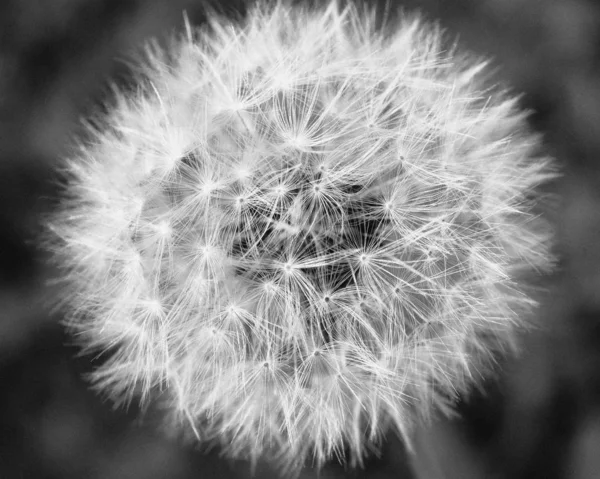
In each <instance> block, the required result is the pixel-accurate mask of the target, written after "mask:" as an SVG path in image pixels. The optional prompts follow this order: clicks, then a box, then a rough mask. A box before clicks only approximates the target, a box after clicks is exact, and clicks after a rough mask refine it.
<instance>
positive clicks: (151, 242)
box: [49, 2, 555, 471]
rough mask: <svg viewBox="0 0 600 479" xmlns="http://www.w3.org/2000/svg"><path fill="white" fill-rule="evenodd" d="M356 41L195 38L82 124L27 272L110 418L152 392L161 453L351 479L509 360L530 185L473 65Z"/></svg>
mask: <svg viewBox="0 0 600 479" xmlns="http://www.w3.org/2000/svg"><path fill="white" fill-rule="evenodd" d="M375 16H376V11H375V10H374V9H366V10H365V11H364V12H359V10H358V9H357V8H356V7H353V6H347V7H345V8H339V7H338V6H337V3H336V2H331V3H329V4H328V5H326V6H325V7H324V8H322V9H318V10H311V9H308V8H303V7H298V6H291V4H289V3H287V2H276V3H274V4H269V6H266V7H265V6H256V7H254V8H252V9H251V10H250V12H249V13H248V16H247V19H246V20H245V21H244V22H242V23H237V24H230V23H228V22H227V21H226V20H224V19H220V18H218V17H215V18H213V19H211V20H210V21H209V24H208V26H205V27H203V28H201V29H198V30H197V31H192V30H191V28H188V30H187V33H186V34H185V35H183V36H182V37H178V38H176V39H174V40H173V41H172V44H171V45H170V46H169V47H168V48H164V49H163V47H159V46H157V45H156V44H153V45H152V46H150V47H149V48H148V49H147V51H146V56H145V60H144V62H143V64H142V68H141V69H140V74H139V76H138V88H137V90H135V91H127V92H124V91H123V92H121V93H117V97H116V100H115V102H114V104H113V105H112V107H111V109H110V112H109V113H108V114H106V115H104V116H103V117H102V118H100V119H95V120H94V122H90V124H89V132H90V137H91V138H92V140H91V141H85V142H81V145H80V146H79V147H78V149H77V152H76V154H74V155H73V156H72V157H71V158H70V159H69V160H68V161H67V162H66V172H67V174H68V176H69V180H68V183H67V185H68V187H67V197H66V198H65V201H64V203H63V204H62V205H61V206H60V208H59V209H58V211H57V212H56V214H55V215H54V216H53V218H52V220H51V221H50V228H49V229H50V230H51V237H50V239H49V247H50V248H51V249H52V250H53V251H54V252H55V257H56V260H57V261H58V262H59V264H60V265H62V267H63V276H62V279H63V280H64V282H65V284H66V285H68V288H66V290H65V291H66V296H65V303H66V305H67V309H66V310H67V311H68V317H67V318H68V319H67V324H68V325H69V327H70V328H71V330H72V331H73V332H74V334H76V335H77V336H78V337H79V338H80V339H81V344H82V345H83V346H84V347H85V348H86V349H87V350H90V351H101V352H107V354H108V353H110V354H109V356H108V359H107V360H106V361H104V362H103V364H102V365H101V366H100V367H99V368H98V369H97V370H96V371H95V373H94V376H93V379H94V381H95V384H96V386H97V387H98V388H99V389H101V390H102V391H104V392H105V393H106V394H108V395H109V396H110V397H112V398H113V399H114V401H115V402H116V403H118V404H121V403H124V404H128V403H129V402H130V401H131V400H132V399H133V398H137V399H138V400H139V401H141V402H142V403H144V402H146V401H148V400H150V399H151V398H152V397H155V394H154V392H155V391H161V395H160V396H161V398H163V400H164V401H165V407H166V408H167V409H168V411H170V414H169V415H168V417H169V424H171V425H172V426H174V427H175V428H176V429H180V430H184V431H185V430H187V431H190V432H193V434H194V435H195V436H196V437H197V439H198V440H199V441H201V442H202V443H206V444H213V443H216V444H219V445H220V446H221V447H222V449H223V450H224V452H225V453H226V454H228V455H229V456H231V457H235V458H247V459H250V460H252V461H253V462H255V461H257V460H258V459H261V458H265V459H269V460H271V461H273V462H275V463H276V464H278V465H279V466H280V467H281V468H282V469H285V470H288V471H298V470H299V468H300V467H301V466H302V465H303V464H305V463H306V461H307V460H312V461H313V462H314V463H316V464H317V465H322V464H323V463H324V462H325V461H327V460H329V459H330V458H332V457H338V458H340V459H341V460H349V461H350V462H352V463H361V461H362V460H363V458H364V456H365V455H366V454H367V452H368V451H369V450H372V449H373V448H374V447H376V445H377V443H378V441H379V440H380V439H381V437H382V435H383V434H385V433H386V431H388V430H393V431H396V432H398V433H399V434H401V435H402V436H403V437H405V439H406V440H407V441H409V440H410V439H409V438H410V430H411V428H412V427H413V425H414V424H415V423H417V422H418V421H421V420H423V419H425V418H427V417H429V416H430V414H431V413H432V412H433V411H437V410H442V411H449V410H451V406H452V403H453V401H454V400H455V399H456V397H457V396H458V395H459V394H461V393H464V392H467V391H468V390H469V388H470V387H471V386H472V385H473V384H474V383H475V382H476V381H477V380H478V379H479V378H480V377H481V375H482V374H483V373H484V371H485V370H486V369H487V366H488V365H489V364H490V363H491V362H492V361H493V358H494V357H495V355H496V354H497V353H499V352H502V351H503V350H504V349H506V348H507V347H509V346H511V345H512V344H514V342H515V333H516V331H517V330H518V328H519V327H520V325H521V324H522V322H523V318H524V317H525V315H526V313H527V312H528V311H529V310H530V309H531V307H532V306H534V301H533V300H532V299H531V298H530V297H528V295H527V294H525V292H524V284H523V281H522V277H523V274H524V273H525V272H527V271H529V270H531V271H544V270H548V269H549V268H550V266H551V256H550V254H549V239H550V234H549V232H548V229H547V228H546V225H545V223H544V222H543V221H542V220H541V219H540V218H539V217H538V216H536V215H535V214H534V212H533V207H534V206H535V204H536V201H537V199H538V198H539V195H537V194H536V193H535V189H536V187H537V186H538V185H540V184H542V183H544V182H546V181H547V180H549V179H551V178H553V177H554V176H555V171H554V169H553V167H552V163H551V161H550V160H549V159H548V158H546V157H545V156H544V155H543V154H541V153H540V145H539V143H540V142H539V139H538V137H537V136H535V135H534V134H532V133H531V132H530V130H529V129H528V128H527V124H526V116H527V115H526V113H524V112H523V111H521V110H520V109H519V107H518V102H517V100H516V99H515V98H513V97H512V96H510V94H508V93H506V92H504V91H501V90H500V89H499V88H490V87H489V86H486V85H487V82H486V80H485V78H483V77H482V75H483V72H485V64H484V63H482V62H480V61H479V60H475V59H472V58H470V57H468V56H466V55H461V54H459V53H457V52H456V51H454V50H453V49H451V50H444V49H443V41H442V36H441V34H440V32H439V29H437V28H436V27H434V26H432V25H430V24H427V23H425V22H423V21H422V20H421V19H420V18H418V17H416V16H415V17H410V18H408V17H403V18H400V19H398V20H397V21H394V22H393V23H392V24H389V25H386V26H385V27H384V28H382V29H377V28H375ZM92 125H93V126H92ZM165 398H166V399H165Z"/></svg>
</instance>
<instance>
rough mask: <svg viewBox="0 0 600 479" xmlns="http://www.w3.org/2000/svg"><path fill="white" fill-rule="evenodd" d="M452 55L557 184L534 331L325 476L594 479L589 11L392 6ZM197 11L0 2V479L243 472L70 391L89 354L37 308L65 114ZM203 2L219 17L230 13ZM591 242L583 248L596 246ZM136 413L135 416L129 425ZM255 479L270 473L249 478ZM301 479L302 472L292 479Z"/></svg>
mask: <svg viewBox="0 0 600 479" xmlns="http://www.w3.org/2000/svg"><path fill="white" fill-rule="evenodd" d="M393 4H394V8H396V7H398V6H404V8H406V9H407V10H413V9H418V10H420V11H421V12H422V13H423V14H424V15H425V16H426V17H427V18H429V19H432V20H437V21H439V22H440V24H441V25H442V26H443V27H445V28H446V29H447V31H448V33H449V35H451V36H457V37H458V39H459V42H460V44H461V45H462V47H463V48H467V49H470V50H472V51H474V52H476V53H479V54H482V55H485V56H488V57H491V58H492V59H493V65H494V66H495V68H496V71H497V76H498V79H499V80H501V81H504V82H506V83H508V84H510V85H511V86H512V87H513V89H514V91H517V92H523V96H522V104H523V106H524V107H525V108H528V109H531V110H532V116H531V123H532V125H533V127H534V128H535V129H536V130H538V131H539V132H541V133H542V134H543V135H544V139H545V140H544V141H545V145H546V148H547V149H548V151H549V152H550V154H552V155H553V156H555V157H556V158H557V161H558V162H559V163H560V165H561V166H562V168H563V171H564V176H563V177H562V178H561V179H560V180H559V181H557V182H556V183H555V184H553V185H549V186H548V187H547V190H548V191H549V192H552V193H555V194H557V197H558V198H559V199H560V201H559V202H558V204H557V205H556V208H555V210H554V211H553V212H550V213H549V215H550V218H551V220H552V221H553V222H554V223H555V224H556V225H557V229H558V240H557V246H556V250H557V253H558V254H559V255H560V257H561V260H560V264H559V266H560V269H559V270H558V271H557V272H556V273H555V274H553V275H552V276H551V277H548V278H542V279H541V280H540V281H541V282H543V284H544V285H545V286H546V287H547V288H548V294H546V295H544V296H542V297H541V299H542V306H541V308H540V310H539V312H538V318H536V321H537V323H538V324H539V325H540V327H538V328H535V329H534V330H532V331H531V332H530V333H528V334H527V335H526V336H524V337H523V342H522V343H523V345H522V352H521V354H520V355H519V356H518V357H517V358H513V359H507V360H505V361H503V363H502V364H500V365H499V366H500V367H499V371H500V374H499V377H498V378H497V379H494V380H489V381H487V382H486V383H485V384H484V385H483V386H482V388H481V389H480V390H478V391H475V392H474V393H473V394H472V395H471V396H470V397H468V398H464V399H463V400H462V401H461V402H460V404H459V405H458V412H459V415H458V416H457V417H456V418H454V419H452V420H440V421H437V422H435V423H433V424H431V425H430V426H428V427H424V428H422V429H421V430H419V431H417V433H416V438H415V449H416V452H417V454H416V455H414V456H409V455H407V454H405V451H404V448H403V446H402V445H401V444H400V443H399V442H398V441H397V440H395V439H394V438H392V437H390V438H389V440H388V441H387V442H386V443H385V444H384V446H383V451H382V454H381V457H379V458H377V457H373V458H372V459H370V460H369V461H368V462H367V463H366V465H365V469H364V470H354V471H353V470H344V468H342V467H341V466H337V465H333V464H332V465H330V466H328V467H326V468H325V470H324V471H323V472H322V473H321V477H322V478H324V479H327V478H343V477H350V478H363V477H364V478H379V479H383V478H404V477H406V478H412V477H416V478H419V479H430V478H431V479H438V478H449V479H454V478H457V479H458V478H461V479H463V478H464V479H467V478H469V479H470V478H473V479H475V478H493V479H504V478H511V479H512V478H515V479H519V478H544V479H553V478H557V479H558V478H569V479H571V478H572V479H590V478H599V477H600V247H598V246H597V245H596V243H597V242H598V240H600V5H599V4H598V3H597V2H595V1H593V0H453V1H444V0H420V1H418V0H407V1H404V2H401V1H397V2H393ZM205 5H206V3H205V2H203V1H202V0H54V1H52V2H48V1H42V0H3V1H2V2H0V478H1V479H29V478H35V479H37V478H47V479H50V478H57V479H63V478H64V479H70V478H73V479H75V478H76V479H80V478H90V479H121V478H124V479H125V478H144V479H159V478H169V479H185V478H221V477H223V478H225V477H231V478H245V477H249V476H250V475H249V472H248V471H249V469H248V465H247V464H243V463H240V464H234V463H230V462H227V461H225V460H223V459H220V458H219V454H218V451H208V452H207V451H200V450H198V449H196V448H194V447H192V446H183V445H181V444H179V443H177V442H176V441H173V440H170V439H168V438H166V437H164V436H162V435H161V434H160V433H159V432H158V429H157V427H156V423H157V422H158V418H157V417H155V415H154V414H152V413H149V414H147V415H145V416H141V415H140V414H139V413H140V411H138V410H136V408H135V407H134V406H132V407H131V408H130V409H129V410H127V411H125V410H113V409H112V408H111V405H110V404H109V403H107V402H105V401H103V400H102V398H101V397H99V396H98V395H96V394H94V393H93V392H91V391H89V390H88V387H87V384H86V382H85V379H84V377H85V374H86V373H87V372H89V371H91V369H92V366H93V365H92V361H91V358H89V357H80V356H77V351H78V350H77V348H76V347H75V346H73V345H72V344H71V340H70V339H69V338H68V337H67V336H66V335H65V334H64V333H63V331H62V328H61V326H60V324H59V321H60V317H58V315H57V314H52V313H51V312H50V311H48V310H46V308H45V307H44V303H43V298H44V297H47V296H48V295H52V294H60V293H59V292H58V291H54V290H53V288H52V287H50V286H48V285H47V284H46V280H47V278H49V277H50V276H51V275H52V271H51V270H50V268H49V266H48V263H47V258H45V257H44V255H43V254H42V253H40V252H39V251H38V250H37V249H36V237H37V235H39V231H40V228H39V224H40V221H41V218H42V217H43V215H44V214H45V213H47V212H48V211H51V210H52V205H53V204H54V203H55V202H56V199H57V198H58V190H57V188H56V187H55V186H53V180H54V179H55V178H56V176H57V172H56V166H57V164H58V161H59V159H60V158H61V157H62V156H63V155H65V153H66V151H67V149H66V148H67V145H68V141H69V138H72V137H73V135H75V134H77V132H78V131H79V128H80V127H79V119H80V117H82V116H85V115H86V114H88V113H89V112H90V111H94V108H95V107H96V105H97V102H98V101H100V100H102V98H105V97H106V95H107V84H108V81H112V82H116V83H121V84H122V83H126V82H127V81H128V70H127V67H126V64H125V62H124V61H123V60H124V59H125V58H127V55H128V54H129V53H130V52H131V51H132V49H134V48H135V47H137V46H139V44H140V43H141V42H143V41H144V40H146V39H148V38H150V37H155V36H159V37H160V36H164V35H166V34H169V33H170V32H172V31H173V30H174V29H180V28H182V24H183V11H184V10H185V11H186V12H187V15H188V16H189V18H190V20H191V22H192V23H194V24H200V23H202V22H203V21H204V13H203V12H204V6H205ZM213 5H215V6H216V8H217V9H220V10H221V11H223V12H224V13H225V14H227V15H235V14H236V12H243V11H244V2H243V1H242V0H239V1H237V2H221V3H220V4H216V3H215V2H213ZM599 246H600V245H599ZM140 417H142V419H140ZM255 477H257V478H262V477H264V478H271V477H276V476H275V474H274V473H273V472H272V471H271V470H269V469H268V467H267V466H259V467H258V469H257V471H256V475H255ZM302 477H303V478H311V477H317V476H316V472H315V471H313V470H310V469H307V470H306V471H304V472H303V474H302Z"/></svg>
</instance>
